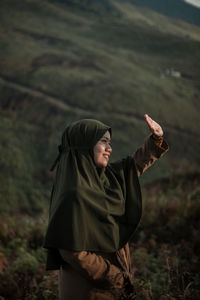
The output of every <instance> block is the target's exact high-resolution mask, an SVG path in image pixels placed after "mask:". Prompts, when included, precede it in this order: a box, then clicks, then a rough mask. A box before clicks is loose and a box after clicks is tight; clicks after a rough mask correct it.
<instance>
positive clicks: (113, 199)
mask: <svg viewBox="0 0 200 300" xmlns="http://www.w3.org/2000/svg"><path fill="white" fill-rule="evenodd" d="M107 130H109V131H110V133H111V128H110V127H109V126H107V125H105V124H103V123H101V122H99V121H96V120H91V119H84V120H80V121H78V122H75V123H72V124H71V125H69V126H68V127H67V128H66V130H65V131H64V133H63V136H62V145H60V146H59V151H60V154H59V157H58V158H57V160H56V164H57V171H56V178H55V182H54V186H53V190H52V195H51V204H50V215H49V225H48V229H47V233H46V237H45V243H44V247H45V248H49V249H52V248H61V249H67V250H74V251H81V250H88V251H106V252H114V251H116V250H118V249H120V248H122V247H123V246H124V245H125V244H126V243H127V242H128V241H129V240H130V238H131V237H132V235H133V233H134V231H135V229H136V227H137V225H138V223H139V220H140V218H141V193H140V186H139V181H138V177H137V172H136V168H135V163H134V159H133V157H127V158H125V159H123V160H121V161H119V162H116V163H112V164H109V165H108V166H107V167H106V168H101V169H99V168H97V167H96V166H95V163H94V159H93V147H94V145H95V144H96V143H97V142H98V141H99V140H100V139H101V137H102V136H103V135H104V133H105V132H106V131H107Z"/></svg>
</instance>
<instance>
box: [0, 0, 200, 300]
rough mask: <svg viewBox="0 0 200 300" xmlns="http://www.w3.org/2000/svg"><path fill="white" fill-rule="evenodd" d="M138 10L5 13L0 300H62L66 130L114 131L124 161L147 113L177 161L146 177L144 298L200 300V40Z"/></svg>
mask: <svg viewBox="0 0 200 300" xmlns="http://www.w3.org/2000/svg"><path fill="white" fill-rule="evenodd" d="M86 2H87V6H86V5H85V3H86ZM132 3H133V1H116V0H113V1H107V0H104V1H102V2H99V1H79V0H77V1H72V0H70V1H64V0H60V1H56V0H49V1H48V0H34V1H33V0H22V1H15V0H2V1H1V10H0V39H1V42H0V57H1V59H0V91H1V92H0V117H1V122H0V139H1V144H0V154H1V155H0V167H1V173H0V181H1V189H0V212H1V221H0V297H3V298H4V299H6V300H7V299H8V300H9V299H12V300H13V299H14V297H15V299H27V300H28V299H41V300H42V299H50V300H51V299H56V295H57V283H56V282H57V279H55V278H56V276H57V274H56V273H51V274H48V273H46V272H45V266H44V264H45V252H44V250H43V249H42V248H41V246H42V240H43V235H44V231H45V227H46V224H47V210H48V205H49V196H50V192H51V186H52V182H53V177H54V174H52V173H51V172H50V171H49V169H50V167H51V164H52V163H53V161H54V159H55V157H56V156H57V145H59V144H60V137H61V134H62V132H63V130H64V128H65V127H66V125H67V124H68V123H70V122H71V121H74V120H78V119H80V118H96V119H100V120H101V121H103V122H105V123H107V124H109V125H111V126H112V128H113V153H112V159H113V160H116V159H118V158H120V157H123V156H125V155H127V154H131V153H132V151H134V150H136V149H137V147H139V145H141V144H142V143H143V140H144V138H145V136H147V135H148V129H147V128H146V125H145V122H144V118H143V115H144V113H148V114H149V115H150V116H152V117H153V118H154V119H156V120H157V121H158V122H160V123H161V125H162V126H163V128H164V131H165V136H166V139H167V141H168V143H169V145H170V151H169V153H168V154H167V155H166V157H164V158H162V159H161V160H160V161H159V162H158V163H157V165H156V167H154V166H153V167H152V168H151V169H150V170H149V171H148V172H146V173H145V174H144V175H143V176H142V177H141V184H142V185H143V188H144V189H145V193H144V217H143V221H142V222H141V225H140V228H139V229H138V231H137V234H136V236H135V240H134V241H133V246H134V249H135V250H134V251H133V257H132V259H133V266H135V267H134V272H135V284H136V289H137V290H138V294H139V296H140V298H141V299H160V300H164V299H173V298H175V299H198V296H197V295H198V293H199V284H198V283H199V277H198V268H199V259H198V255H197V253H198V247H199V242H198V240H197V230H198V228H199V221H198V218H197V213H198V212H199V207H200V205H199V198H200V195H199V189H198V184H199V175H198V174H199V165H200V157H199V152H198V151H197V149H199V147H200V136H199V126H200V118H199V112H200V110H199V109H200V106H199V101H198V98H199V91H200V90H199V77H200V29H199V28H198V27H195V26H192V25H191V24H188V23H184V22H183V21H180V20H173V21H172V20H170V19H168V18H167V17H165V16H163V15H161V14H159V13H156V12H153V11H151V10H148V9H147V8H144V7H140V6H135V5H133V4H132ZM173 72H175V73H173ZM176 72H178V73H177V74H179V76H174V75H173V74H176ZM144 262H145V264H144ZM195 297H196V298H195Z"/></svg>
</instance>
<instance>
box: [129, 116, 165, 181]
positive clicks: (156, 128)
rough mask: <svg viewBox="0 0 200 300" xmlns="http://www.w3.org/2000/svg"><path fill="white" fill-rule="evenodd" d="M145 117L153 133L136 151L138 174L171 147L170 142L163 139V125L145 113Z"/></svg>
mask: <svg viewBox="0 0 200 300" xmlns="http://www.w3.org/2000/svg"><path fill="white" fill-rule="evenodd" d="M145 119H146V122H147V125H148V127H149V129H150V131H151V132H152V134H151V136H149V137H148V138H147V139H146V140H145V142H144V145H143V146H142V147H140V148H139V149H138V150H137V151H136V152H135V153H134V160H135V165H136V169H137V173H138V176H140V175H141V174H142V173H144V171H146V170H147V169H148V168H149V167H150V166H151V165H152V164H153V163H154V162H155V161H156V160H157V159H159V158H160V157H161V156H162V155H164V154H165V153H166V152H167V151H168V149H169V146H168V144H167V143H166V141H165V140H164V139H163V130H162V128H161V126H160V125H159V124H158V123H156V122H155V121H154V120H152V119H151V118H150V117H149V116H148V115H145Z"/></svg>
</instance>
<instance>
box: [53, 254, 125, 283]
mask: <svg viewBox="0 0 200 300" xmlns="http://www.w3.org/2000/svg"><path fill="white" fill-rule="evenodd" d="M59 252H60V254H61V256H62V258H63V260H64V261H65V262H66V263H68V264H69V265H70V266H71V267H72V268H73V269H74V270H76V271H77V272H78V273H79V274H81V275H82V276H83V277H85V278H86V279H88V280H89V281H90V282H91V283H92V284H94V285H97V286H102V287H105V288H106V287H112V286H115V287H118V288H122V287H123V284H124V277H123V272H122V271H121V270H120V269H119V268H118V267H116V266H115V265H113V264H111V263H110V262H109V261H108V260H107V259H104V258H103V257H102V256H101V255H97V254H95V253H92V252H89V251H80V252H74V251H68V250H64V249H59Z"/></svg>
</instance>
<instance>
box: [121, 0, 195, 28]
mask: <svg viewBox="0 0 200 300" xmlns="http://www.w3.org/2000/svg"><path fill="white" fill-rule="evenodd" d="M121 2H122V1H121ZM129 2H131V3H133V4H136V5H139V6H146V7H148V8H151V9H152V10H155V11H157V12H159V13H162V14H164V15H166V16H168V17H170V18H175V19H180V20H183V21H186V22H188V23H191V24H193V25H196V26H200V9H199V8H197V7H195V6H193V5H191V4H189V3H186V2H184V1H183V0H151V1H149V0H129Z"/></svg>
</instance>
